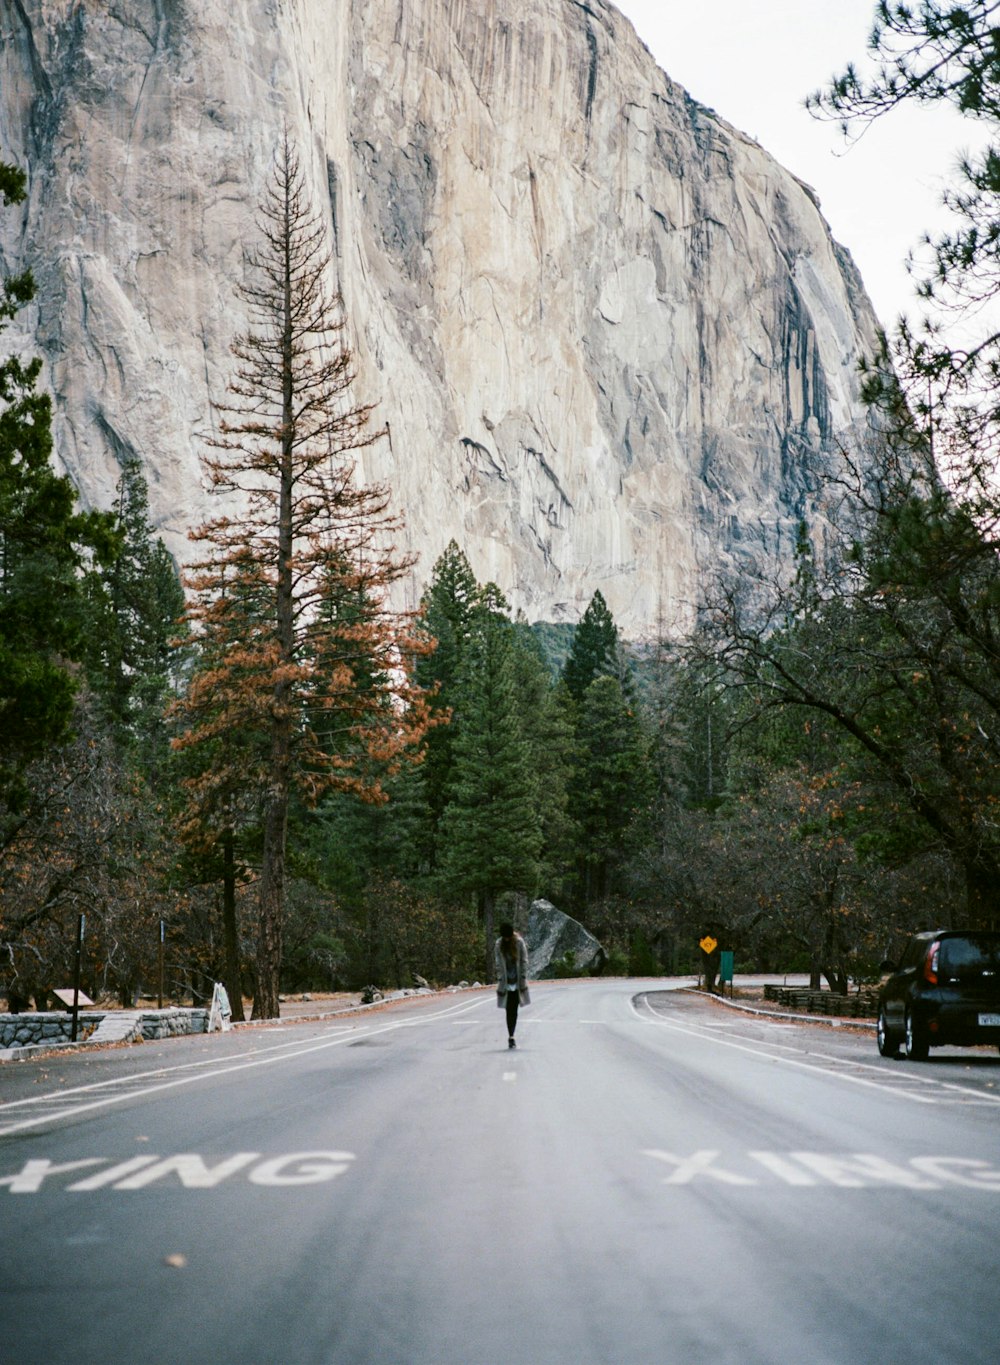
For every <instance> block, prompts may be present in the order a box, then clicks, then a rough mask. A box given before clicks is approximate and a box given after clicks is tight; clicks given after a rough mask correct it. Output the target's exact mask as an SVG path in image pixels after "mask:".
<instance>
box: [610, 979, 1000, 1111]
mask: <svg viewBox="0 0 1000 1365" xmlns="http://www.w3.org/2000/svg"><path fill="white" fill-rule="evenodd" d="M642 1000H643V1003H644V1004H645V1005H646V1009H647V1010H648V1014H646V1015H644V1014H642V1013H640V1011H639V1009H638V1007H637V1006H636V1003H635V1000H634V999H633V1000H632V1001H631V1002H630V1004H631V1006H632V1010H633V1012H634V1013H635V1015H636V1017H637V1018H639V1019H641V1020H642V1021H643V1022H644V1023H653V1024H656V1025H657V1026H658V1027H659V1028H665V1029H669V1030H671V1031H672V1032H674V1033H683V1034H686V1035H687V1036H688V1037H690V1038H700V1039H701V1040H702V1041H703V1042H711V1043H714V1044H715V1045H716V1046H717V1047H728V1048H733V1049H735V1051H737V1052H747V1053H749V1054H750V1056H752V1057H757V1058H759V1059H762V1060H765V1061H771V1062H778V1063H781V1064H782V1065H784V1066H793V1067H796V1068H797V1069H798V1070H800V1071H812V1072H815V1073H816V1074H818V1075H821V1076H832V1077H835V1078H836V1079H838V1080H842V1081H849V1082H851V1083H852V1084H853V1085H860V1086H864V1087H866V1088H867V1089H870V1090H879V1091H881V1092H882V1093H883V1094H885V1095H899V1096H902V1098H904V1099H908V1100H912V1101H913V1102H914V1103H915V1104H942V1103H946V1102H947V1096H945V1097H942V1096H941V1095H940V1093H937V1094H920V1093H917V1090H916V1089H911V1088H910V1087H919V1086H926V1087H929V1088H932V1089H933V1090H935V1091H937V1092H940V1091H948V1092H951V1093H954V1094H957V1095H961V1096H962V1097H963V1103H966V1104H968V1103H977V1104H1000V1095H991V1094H988V1093H987V1092H986V1091H983V1090H974V1089H973V1088H972V1087H971V1086H965V1085H958V1084H957V1083H956V1082H954V1081H944V1080H940V1079H938V1078H937V1077H934V1076H921V1075H919V1074H917V1073H916V1072H915V1071H913V1070H908V1071H906V1072H905V1073H901V1074H900V1075H898V1076H896V1077H893V1078H892V1079H890V1078H889V1077H888V1076H887V1075H886V1074H885V1070H884V1068H883V1067H879V1066H876V1065H874V1064H873V1063H868V1062H859V1061H855V1060H853V1059H852V1058H847V1057H835V1056H833V1055H832V1054H830V1053H811V1054H809V1055H811V1056H815V1057H818V1058H821V1059H823V1060H825V1061H827V1062H828V1063H832V1065H827V1066H817V1065H815V1064H813V1063H812V1062H805V1061H802V1060H801V1059H799V1058H797V1057H788V1056H781V1055H779V1052H791V1051H795V1050H796V1049H793V1048H790V1047H788V1046H787V1045H784V1044H776V1043H753V1042H751V1040H750V1039H748V1038H744V1039H743V1041H742V1042H737V1041H735V1039H733V1038H722V1037H720V1036H719V1035H718V1034H717V1033H713V1032H706V1031H703V1030H702V1029H701V1028H699V1027H697V1026H691V1025H685V1024H679V1023H677V1022H676V1021H675V1020H672V1019H665V1018H664V1017H663V1016H662V1015H659V1014H657V1013H656V1011H655V1010H654V1009H653V1007H652V1005H650V1004H649V1002H648V1000H647V999H646V997H645V996H643V997H642ZM846 1068H850V1069H849V1070H848V1069H846ZM856 1071H873V1072H875V1073H877V1074H878V1075H879V1076H880V1077H881V1078H882V1079H881V1080H878V1081H876V1080H869V1079H868V1078H867V1077H866V1076H858V1075H855V1074H854V1073H855V1072H856Z"/></svg>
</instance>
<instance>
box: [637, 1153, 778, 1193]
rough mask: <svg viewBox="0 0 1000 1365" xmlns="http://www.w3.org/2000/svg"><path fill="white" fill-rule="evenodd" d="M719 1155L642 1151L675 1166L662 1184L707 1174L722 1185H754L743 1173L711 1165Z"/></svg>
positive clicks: (687, 1182)
mask: <svg viewBox="0 0 1000 1365" xmlns="http://www.w3.org/2000/svg"><path fill="white" fill-rule="evenodd" d="M718 1155H719V1153H718V1152H711V1151H702V1152H695V1153H694V1154H693V1156H674V1155H673V1153H672V1152H661V1151H657V1150H656V1149H652V1150H647V1151H644V1152H643V1156H651V1157H655V1158H656V1160H657V1161H665V1162H667V1164H668V1165H670V1166H674V1167H676V1169H675V1170H673V1171H671V1172H670V1174H669V1175H668V1176H666V1177H665V1178H664V1181H663V1183H664V1185H688V1184H690V1183H691V1181H692V1180H693V1179H694V1177H695V1176H696V1175H708V1176H711V1177H712V1179H713V1180H718V1181H720V1183H721V1184H723V1185H756V1184H757V1183H758V1182H757V1181H756V1180H750V1179H748V1178H747V1177H746V1176H745V1175H736V1173H735V1172H734V1171H726V1170H719V1169H717V1168H716V1167H714V1166H713V1165H712V1162H713V1161H714V1160H715V1159H716V1157H717V1156H718Z"/></svg>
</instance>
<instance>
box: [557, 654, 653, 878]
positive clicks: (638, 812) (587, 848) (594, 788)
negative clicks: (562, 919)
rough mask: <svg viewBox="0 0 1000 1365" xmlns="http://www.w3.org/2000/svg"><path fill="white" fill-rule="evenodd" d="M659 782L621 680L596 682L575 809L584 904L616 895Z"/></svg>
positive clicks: (580, 730) (583, 712)
mask: <svg viewBox="0 0 1000 1365" xmlns="http://www.w3.org/2000/svg"><path fill="white" fill-rule="evenodd" d="M653 790H654V776H653V771H652V768H651V765H650V762H649V746H648V743H647V739H646V736H645V734H644V733H643V728H642V723H641V721H640V718H639V715H638V713H637V711H636V709H635V707H634V705H633V703H632V701H631V699H630V698H629V697H628V696H627V695H626V693H625V691H624V689H623V688H622V685H621V683H620V682H619V681H618V679H617V678H613V677H610V676H609V675H608V674H601V675H599V676H598V677H595V678H594V680H593V682H592V683H591V684H590V686H589V687H588V688H587V690H586V691H585V692H584V694H583V700H582V702H581V704H580V707H579V711H578V725H577V763H576V769H575V772H574V776H573V781H572V786H571V803H570V809H571V812H572V814H573V816H574V818H575V819H576V822H577V824H578V827H579V833H580V845H579V846H580V891H581V896H582V899H583V902H584V904H585V905H586V904H590V903H591V902H593V901H596V900H600V899H601V898H602V897H604V896H607V895H608V894H610V893H611V892H612V890H613V889H614V878H615V873H616V871H617V869H618V868H619V867H620V866H621V864H622V863H623V861H624V860H625V858H626V856H627V855H628V853H629V852H630V851H631V849H632V847H633V844H634V841H635V839H636V838H637V836H638V833H639V831H638V824H637V822H638V821H639V820H640V818H641V816H642V815H643V813H644V812H645V811H646V809H647V807H648V805H649V802H650V801H651V799H652V796H653Z"/></svg>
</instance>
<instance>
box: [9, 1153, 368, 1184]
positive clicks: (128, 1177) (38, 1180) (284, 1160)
mask: <svg viewBox="0 0 1000 1365" xmlns="http://www.w3.org/2000/svg"><path fill="white" fill-rule="evenodd" d="M107 1160H108V1158H107V1157H87V1158H85V1159H84V1160H82V1161H67V1162H61V1163H57V1162H52V1161H48V1160H45V1159H39V1158H37V1157H36V1158H34V1159H33V1160H31V1161H27V1162H25V1164H24V1166H22V1168H21V1169H20V1171H15V1173H14V1174H13V1175H8V1176H4V1177H2V1178H0V1190H3V1189H6V1190H7V1191H9V1193H10V1194H37V1193H38V1192H39V1190H40V1189H41V1188H42V1185H43V1184H44V1183H45V1181H46V1180H48V1179H50V1178H51V1177H53V1176H58V1175H66V1174H68V1173H69V1172H70V1171H78V1170H80V1169H81V1168H82V1167H84V1166H99V1165H102V1164H103V1163H104V1162H106V1161H107ZM353 1161H354V1153H353V1152H292V1153H291V1154H289V1155H286V1156H276V1157H266V1158H264V1159H263V1160H261V1153H260V1152H236V1153H234V1155H232V1156H228V1157H222V1158H221V1159H217V1160H216V1161H215V1164H214V1165H209V1163H208V1162H207V1161H206V1160H205V1158H204V1157H201V1156H198V1155H197V1153H194V1152H181V1153H179V1154H178V1155H176V1156H168V1157H158V1156H133V1157H129V1158H128V1160H127V1161H118V1162H115V1163H114V1164H113V1165H111V1166H105V1168H104V1170H103V1171H98V1172H97V1173H96V1174H94V1175H89V1176H87V1177H85V1178H84V1179H83V1180H77V1181H74V1182H73V1184H71V1185H67V1186H66V1187H65V1188H66V1190H67V1192H68V1193H71V1194H82V1193H92V1192H93V1191H94V1190H104V1189H114V1190H143V1189H145V1188H146V1186H147V1185H152V1184H154V1183H155V1182H156V1181H158V1180H164V1179H168V1180H170V1183H172V1184H173V1183H174V1182H176V1183H177V1184H178V1185H179V1186H180V1187H181V1188H182V1189H185V1190H211V1189H214V1188H215V1186H216V1185H221V1184H222V1182H223V1181H224V1180H228V1179H229V1178H230V1177H231V1176H234V1175H237V1174H239V1173H240V1172H244V1173H245V1174H246V1178H247V1180H248V1181H249V1182H250V1184H251V1185H270V1186H275V1187H279V1188H288V1187H289V1186H296V1185H318V1184H323V1183H326V1182H327V1181H330V1180H335V1179H336V1178H337V1176H338V1175H343V1174H344V1172H345V1171H347V1170H349V1169H350V1165H351V1163H352V1162H353ZM250 1168H252V1169H250Z"/></svg>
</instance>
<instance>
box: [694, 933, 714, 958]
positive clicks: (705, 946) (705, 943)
mask: <svg viewBox="0 0 1000 1365" xmlns="http://www.w3.org/2000/svg"><path fill="white" fill-rule="evenodd" d="M718 946H719V940H718V939H717V938H713V937H712V935H711V934H706V935H705V937H704V938H703V939H702V940H701V942H700V943H699V944H698V947H699V948H700V949H701V950H702V952H703V953H714V952H715V950H716V948H718Z"/></svg>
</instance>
